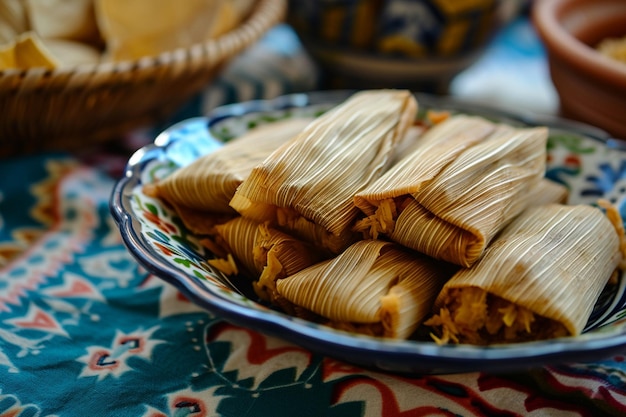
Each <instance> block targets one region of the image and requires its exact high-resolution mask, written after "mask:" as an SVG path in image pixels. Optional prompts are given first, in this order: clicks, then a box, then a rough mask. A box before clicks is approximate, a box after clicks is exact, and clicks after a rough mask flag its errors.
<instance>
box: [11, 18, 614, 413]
mask: <svg viewBox="0 0 626 417" xmlns="http://www.w3.org/2000/svg"><path fill="white" fill-rule="evenodd" d="M283 29H284V28H282V29H280V28H279V29H278V31H281V30H283ZM287 35H288V33H287ZM287 35H286V33H285V32H283V33H282V34H280V33H276V32H273V33H272V34H270V35H269V37H271V36H287ZM274 44H275V43H274V42H269V43H266V44H263V42H262V43H261V44H260V45H257V46H256V47H255V48H253V51H250V52H248V53H247V54H251V55H254V56H257V57H258V56H266V54H267V53H268V51H267V50H263V48H266V49H267V48H268V45H274ZM281 45H283V46H284V47H286V49H283V50H280V51H277V50H273V52H274V53H275V54H279V55H280V56H281V59H282V60H283V61H282V63H283V64H285V62H284V60H288V61H289V62H288V63H287V64H286V65H280V61H278V62H279V64H276V62H277V61H274V60H272V59H269V58H267V56H266V59H265V61H266V62H267V63H268V64H267V65H268V67H269V69H268V72H267V73H266V74H265V75H264V77H265V78H264V79H265V80H266V81H267V80H271V81H269V84H267V83H266V84H263V83H257V82H256V81H255V80H254V79H252V78H250V77H249V76H248V75H246V74H245V73H244V72H239V71H241V68H244V67H245V60H246V58H245V55H244V56H243V57H242V59H241V60H239V61H238V62H235V63H234V64H233V65H232V66H231V67H230V68H229V69H228V71H227V72H226V73H225V74H224V76H223V77H222V78H221V79H220V81H219V82H218V83H216V84H215V85H214V86H212V87H211V88H212V89H218V90H219V91H221V92H220V94H222V96H221V98H220V99H219V101H229V100H230V101H233V100H242V99H248V98H252V97H258V96H264V95H276V94H278V93H282V92H288V91H294V90H297V89H310V88H311V87H312V85H309V84H308V83H313V82H315V75H316V74H315V72H314V71H312V70H311V67H310V63H309V62H308V61H307V60H306V57H302V56H301V54H300V53H299V52H298V50H297V45H296V43H293V44H290V43H289V42H287V43H285V42H282V43H281ZM289 45H291V47H290V46H289ZM259 54H260V55H259ZM277 59H278V58H277ZM275 65H279V66H280V67H281V68H291V70H289V71H290V72H289V73H288V74H287V75H285V72H281V71H277V70H276V68H277V67H276V66H275ZM303 69H304V70H303ZM268 74H269V75H268ZM215 94H216V93H215V91H213V93H212V94H201V95H200V96H199V97H198V98H197V99H196V101H195V102H194V103H192V105H190V107H189V109H186V110H185V109H183V110H181V114H180V115H178V117H182V116H183V115H185V114H186V113H185V112H189V111H190V109H192V108H196V109H197V108H198V106H199V107H201V108H203V110H206V109H207V108H208V107H211V106H214V105H216V104H219V102H211V100H217V99H216V95H215ZM194 106H195V107H194ZM151 134H152V129H146V130H144V131H141V132H138V133H136V134H134V135H132V136H130V137H128V138H125V140H124V141H123V142H121V143H120V146H119V149H117V152H115V153H114V154H111V153H107V154H104V153H102V150H91V151H86V152H84V153H82V154H80V155H64V154H45V155H33V156H27V157H20V158H11V159H8V160H2V161H0V416H2V417H9V416H11V417H18V416H19V417H27V416H28V417H35V416H37V417H39V416H59V417H73V416H77V417H85V416H97V417H99V416H145V417H157V416H177V417H178V416H190V417H191V416H193V417H201V416H202V417H209V416H276V417H280V416H379V415H385V416H422V415H434V416H480V415H497V416H522V415H523V416H544V415H550V416H575V415H580V416H599V415H616V416H617V415H626V364H625V363H624V358H625V357H626V349H625V350H624V354H625V356H621V355H618V356H614V357H610V358H607V359H606V360H603V361H598V362H593V363H573V364H566V365H555V366H548V367H545V368H538V369H530V370H528V371H524V372H517V373H507V374H491V373H481V372H477V373H469V374H452V375H439V376H415V377H412V378H409V377H401V376H397V375H391V374H385V373H379V372H372V371H367V370H364V369H360V368H356V367H354V366H351V365H349V364H346V363H341V362H337V361H335V360H333V359H331V358H328V357H322V356H319V355H316V354H313V353H311V352H309V351H307V350H305V349H302V348H300V347H298V346H295V345H292V344H289V343H287V342H284V341H282V340H280V339H276V338H273V337H268V336H265V335H263V334H260V333H258V332H256V331H254V330H251V329H245V328H241V327H237V326H234V325H232V324H229V323H227V322H225V321H223V320H221V319H220V318H219V317H215V316H213V315H211V314H209V313H207V312H206V311H204V310H202V309H201V308H199V307H197V306H195V305H194V304H192V303H191V302H189V301H188V300H186V299H185V298H184V297H182V296H181V295H180V294H179V293H178V292H177V291H176V290H175V289H174V288H173V287H172V286H170V285H168V284H166V283H165V282H163V281H162V280H161V279H159V278H158V277H155V276H152V275H150V274H149V273H147V272H146V271H145V270H144V269H142V268H141V267H139V266H138V264H137V263H136V262H135V260H134V259H133V258H132V257H131V256H130V255H129V253H128V251H127V250H126V248H125V246H124V245H123V244H122V241H121V238H120V236H119V233H118V230H117V228H116V226H115V224H114V222H113V221H112V218H111V216H110V214H109V207H108V201H109V197H110V193H111V189H112V186H113V183H114V180H115V179H116V178H118V177H119V176H120V175H121V172H122V169H123V164H124V162H125V161H126V159H127V158H128V155H129V154H130V152H131V151H132V150H133V149H135V148H136V147H138V146H140V145H141V144H142V142H144V141H145V140H147V139H149V138H150V135H151Z"/></svg>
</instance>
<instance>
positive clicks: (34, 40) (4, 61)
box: [0, 32, 59, 69]
mask: <svg viewBox="0 0 626 417" xmlns="http://www.w3.org/2000/svg"><path fill="white" fill-rule="evenodd" d="M58 66H59V62H58V60H57V59H56V58H55V57H54V56H53V55H52V53H51V52H50V51H49V50H48V49H47V48H46V46H45V45H44V44H43V42H42V41H41V39H40V38H39V37H38V36H37V34H36V33H34V32H26V33H23V34H22V35H20V36H18V37H17V38H16V39H15V41H14V42H11V43H8V44H6V45H4V46H3V47H1V48H0V69H7V68H18V69H28V68H35V67H44V68H50V69H54V68H57V67H58Z"/></svg>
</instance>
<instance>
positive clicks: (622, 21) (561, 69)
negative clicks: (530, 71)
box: [532, 0, 626, 139]
mask: <svg viewBox="0 0 626 417" xmlns="http://www.w3.org/2000/svg"><path fill="white" fill-rule="evenodd" d="M532 18H533V22H534V24H535V26H536V28H537V31H538V33H539V36H540V38H541V39H542V40H543V42H544V44H545V46H546V50H547V56H548V63H549V67H550V75H551V77H552V81H553V83H554V86H555V88H556V90H557V92H558V94H559V98H560V107H561V112H562V114H563V115H564V116H565V117H568V118H571V119H576V120H580V121H583V122H586V123H588V124H591V125H595V126H597V127H599V128H601V129H604V130H606V131H607V132H609V133H610V134H612V135H614V136H615V137H617V138H620V139H626V62H621V61H618V60H616V59H613V58H610V57H607V56H605V55H603V54H601V53H600V52H598V51H597V49H596V47H597V45H598V43H599V42H600V41H602V40H604V39H606V38H622V37H624V36H626V1H624V0H541V1H539V0H538V1H535V2H534V5H533V10H532Z"/></svg>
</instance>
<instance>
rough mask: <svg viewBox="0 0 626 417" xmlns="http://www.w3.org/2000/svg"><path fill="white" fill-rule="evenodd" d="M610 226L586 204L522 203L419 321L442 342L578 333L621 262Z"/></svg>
mask: <svg viewBox="0 0 626 417" xmlns="http://www.w3.org/2000/svg"><path fill="white" fill-rule="evenodd" d="M620 221H621V220H620ZM617 230H618V229H617V227H616V225H614V224H613V222H612V221H611V220H609V218H607V216H605V214H604V213H603V212H602V211H601V210H599V209H597V208H595V207H592V206H585V205H577V206H566V205H560V204H550V205H546V206H536V207H530V208H528V209H526V210H525V211H524V212H523V213H522V214H521V215H520V216H519V217H518V218H516V219H515V220H514V221H513V222H512V223H511V224H510V225H508V226H507V227H506V228H505V229H504V230H503V231H502V233H501V234H500V235H499V236H498V238H497V239H496V240H494V242H493V243H492V244H491V245H490V247H489V248H488V249H487V251H486V252H485V256H484V257H483V258H482V259H481V260H480V261H478V262H477V263H476V264H475V265H474V266H472V267H471V268H468V269H460V270H459V271H458V272H457V273H456V274H455V275H454V276H453V277H452V278H451V279H450V280H449V281H448V282H447V283H446V284H445V285H444V287H443V289H442V291H441V293H440V294H439V295H438V297H437V300H436V303H435V307H436V308H435V311H437V315H436V316H434V317H433V318H431V319H429V320H428V321H427V322H426V324H428V325H432V326H433V327H435V328H436V329H437V330H438V332H437V333H438V336H436V337H437V338H438V339H437V340H439V342H442V343H445V342H449V341H452V342H457V343H475V344H486V343H506V342H519V341H529V340H538V339H546V338H552V337H558V336H565V335H578V334H580V333H581V332H582V330H583V328H584V326H585V324H586V323H587V320H588V319H589V316H590V314H591V312H592V309H593V307H594V305H595V303H596V300H597V299H598V296H599V294H600V292H601V291H602V289H603V288H604V286H605V284H606V283H607V281H608V280H609V278H610V277H611V276H612V274H613V273H614V272H615V271H616V268H617V267H618V266H619V264H620V262H621V261H622V258H623V255H622V250H621V248H620V242H621V240H622V239H621V238H620V234H619V232H617ZM621 233H622V237H623V231H622V232H621Z"/></svg>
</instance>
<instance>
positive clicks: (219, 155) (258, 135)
mask: <svg viewBox="0 0 626 417" xmlns="http://www.w3.org/2000/svg"><path fill="white" fill-rule="evenodd" d="M312 120H313V119H311V118H294V119H287V120H283V121H277V122H274V123H270V124H266V125H260V126H258V127H256V128H254V129H252V130H250V131H248V132H247V133H245V134H244V135H242V136H240V137H238V138H236V139H233V140H232V141H230V142H227V143H226V144H225V145H224V146H222V147H221V148H219V149H217V150H216V151H214V152H211V153H209V154H207V155H203V156H201V157H200V158H198V159H196V160H195V161H194V162H192V163H191V164H189V165H187V166H185V167H182V168H180V169H178V170H176V171H175V172H174V173H172V174H171V175H170V176H168V177H167V178H165V179H163V180H162V181H160V182H158V183H157V184H156V188H157V189H156V192H157V194H158V195H159V196H160V197H161V198H163V199H165V200H167V201H169V202H170V203H172V204H175V205H177V206H184V207H187V208H189V209H193V210H198V211H205V212H213V213H227V214H228V213H230V214H236V212H235V210H234V209H233V208H232V207H230V205H229V203H230V200H231V198H232V197H233V195H234V194H235V190H236V189H237V187H239V185H240V184H241V183H242V182H243V180H244V179H246V178H247V177H248V175H249V174H250V172H251V171H252V169H253V168H254V167H255V166H257V165H258V164H259V163H261V162H262V161H263V160H264V159H265V158H267V156H269V155H270V154H271V153H272V152H273V151H275V150H276V149H277V148H279V147H280V146H281V145H282V144H284V143H285V142H287V141H288V140H289V139H291V138H292V137H293V136H295V135H297V134H298V133H300V132H302V130H303V129H304V128H305V127H306V126H307V125H308V124H309V123H310V122H311V121H312Z"/></svg>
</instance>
